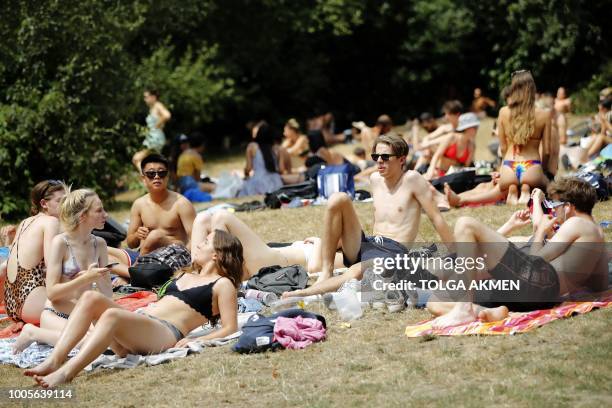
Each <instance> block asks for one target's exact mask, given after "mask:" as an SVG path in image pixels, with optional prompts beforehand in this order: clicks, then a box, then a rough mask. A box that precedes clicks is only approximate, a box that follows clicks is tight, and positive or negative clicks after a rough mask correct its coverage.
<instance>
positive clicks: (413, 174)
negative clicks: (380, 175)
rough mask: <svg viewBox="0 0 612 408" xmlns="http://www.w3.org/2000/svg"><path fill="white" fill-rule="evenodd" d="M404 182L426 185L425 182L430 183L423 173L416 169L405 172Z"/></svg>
mask: <svg viewBox="0 0 612 408" xmlns="http://www.w3.org/2000/svg"><path fill="white" fill-rule="evenodd" d="M403 182H404V183H406V182H408V183H410V184H411V185H424V184H425V183H428V181H427V180H425V178H424V177H423V175H422V174H421V173H419V172H418V171H414V170H408V171H407V172H406V173H404V176H403Z"/></svg>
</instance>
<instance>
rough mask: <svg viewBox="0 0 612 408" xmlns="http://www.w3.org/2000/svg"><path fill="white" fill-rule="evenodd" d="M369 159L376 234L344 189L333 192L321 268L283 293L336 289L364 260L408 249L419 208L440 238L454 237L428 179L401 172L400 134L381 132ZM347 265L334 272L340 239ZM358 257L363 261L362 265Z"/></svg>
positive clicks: (358, 275)
mask: <svg viewBox="0 0 612 408" xmlns="http://www.w3.org/2000/svg"><path fill="white" fill-rule="evenodd" d="M374 152H376V153H374V154H372V159H374V161H375V162H376V164H377V169H378V173H374V174H372V176H371V179H370V181H371V185H372V197H373V199H374V227H373V232H374V236H370V237H366V236H365V234H364V232H363V228H362V226H361V224H360V222H359V218H358V217H357V213H356V212H355V208H354V207H353V205H352V202H351V199H350V197H349V196H348V195H346V194H344V193H336V194H334V195H332V196H331V197H330V199H329V201H328V203H327V211H326V212H325V219H324V222H323V225H324V230H323V236H322V244H321V250H322V253H321V258H322V273H321V276H320V278H319V281H318V282H317V283H316V284H314V285H313V286H311V287H309V288H306V289H303V290H297V291H293V292H287V293H284V294H283V297H291V296H308V295H314V294H319V293H326V292H331V291H334V290H337V289H338V288H339V287H340V286H341V285H342V284H343V283H344V282H346V281H348V280H350V279H359V280H361V279H362V278H363V271H364V270H365V269H366V268H367V266H368V264H366V263H364V262H366V261H368V260H371V259H373V258H378V257H394V256H395V255H396V254H400V255H401V254H404V253H407V252H408V249H407V248H406V247H405V246H404V245H403V244H402V243H411V242H413V241H414V239H415V238H416V236H417V233H418V230H419V222H420V219H421V209H423V210H425V213H426V214H427V216H428V217H429V219H430V220H431V222H432V223H433V225H434V228H435V229H436V231H437V232H438V234H440V237H441V238H442V241H444V242H446V243H450V242H453V235H452V232H451V230H450V228H449V227H448V225H447V224H446V222H445V221H444V219H443V218H442V215H441V214H440V212H439V211H438V208H437V207H436V204H435V202H434V200H433V196H432V192H431V190H430V188H429V187H430V184H429V182H427V180H425V179H424V178H423V176H421V175H420V174H419V173H417V172H415V171H407V172H404V169H403V167H404V165H405V163H406V155H407V154H408V145H407V144H406V142H405V141H404V140H403V139H402V138H401V137H399V136H396V135H383V136H379V137H378V138H377V139H376V141H375V143H374ZM340 240H342V244H341V246H342V251H343V256H344V262H345V265H347V266H350V269H349V270H348V271H347V272H346V273H344V274H342V275H340V276H335V277H332V272H333V261H334V256H335V253H336V248H337V246H338V243H339V241H340ZM362 263H364V264H363V265H362Z"/></svg>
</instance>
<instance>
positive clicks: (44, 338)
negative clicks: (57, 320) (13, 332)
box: [13, 323, 62, 354]
mask: <svg viewBox="0 0 612 408" xmlns="http://www.w3.org/2000/svg"><path fill="white" fill-rule="evenodd" d="M61 333H62V332H61V331H60V330H53V329H44V328H41V327H37V326H34V325H33V324H29V323H28V324H26V325H25V326H23V329H21V333H19V337H17V340H16V341H15V344H13V354H18V353H21V352H22V351H23V350H25V349H26V348H27V347H28V346H29V345H30V344H32V343H34V342H37V343H44V344H48V345H50V346H54V345H55V344H57V341H58V340H59V338H60V335H61Z"/></svg>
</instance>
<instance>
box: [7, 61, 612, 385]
mask: <svg viewBox="0 0 612 408" xmlns="http://www.w3.org/2000/svg"><path fill="white" fill-rule="evenodd" d="M158 97H159V94H158V93H157V92H155V91H147V92H145V101H146V102H147V105H148V106H149V108H150V113H149V116H148V117H147V124H148V125H149V129H150V134H149V135H148V136H147V138H146V140H145V146H146V147H147V148H155V149H160V148H161V146H162V145H163V144H164V142H165V135H164V133H163V125H164V123H166V122H167V121H168V120H169V119H170V117H171V115H170V112H169V111H168V110H167V109H166V108H165V107H164V106H163V104H161V102H159V99H158ZM544 98H545V97H538V96H537V94H536V87H535V82H534V79H533V77H532V75H531V73H529V72H528V71H517V72H515V73H513V74H512V78H511V84H510V85H509V87H508V88H507V89H506V90H505V91H504V94H503V99H504V100H505V104H506V105H505V106H503V107H502V108H501V109H500V110H499V114H498V118H497V126H496V128H495V139H496V141H498V145H497V147H496V148H495V149H494V150H495V151H496V153H498V155H499V161H498V165H499V167H498V168H497V171H494V172H493V174H492V176H491V179H490V181H488V182H485V183H482V184H479V185H477V186H476V187H474V188H473V189H471V190H466V191H462V192H460V193H456V192H455V191H453V190H452V189H451V187H450V185H449V184H446V183H444V182H442V184H438V187H440V186H441V188H439V189H436V187H434V186H435V185H436V180H444V177H447V176H448V175H452V174H453V173H459V172H461V169H462V168H466V167H471V166H472V163H473V161H474V153H475V149H476V133H477V130H478V127H479V125H480V120H481V119H482V117H483V116H484V115H485V112H486V111H488V110H490V109H491V108H495V105H496V104H495V102H494V101H492V100H490V99H489V98H486V97H484V96H483V95H482V92H481V91H480V89H477V90H475V92H474V103H473V104H472V112H465V113H464V112H463V108H462V104H461V103H460V102H458V101H448V102H447V103H445V104H444V106H443V111H444V119H445V123H442V124H438V121H437V120H435V118H434V117H433V116H432V115H431V114H422V115H421V116H420V118H419V120H417V121H414V122H412V123H411V126H412V127H411V129H410V131H409V132H408V133H407V134H403V135H402V134H400V133H398V132H396V131H395V130H394V127H393V123H392V121H391V118H390V117H389V116H387V115H381V116H380V117H379V118H378V120H377V122H376V124H375V125H374V126H373V127H368V126H366V125H365V124H364V123H360V122H355V123H353V127H352V129H350V130H349V131H347V132H342V133H338V134H336V133H335V125H334V117H333V115H331V114H326V115H322V116H320V117H317V118H315V119H313V120H311V121H309V123H308V127H307V131H306V132H305V133H303V132H302V131H301V127H300V125H299V123H298V122H297V121H296V120H295V119H290V120H288V121H287V123H286V124H285V127H284V131H283V137H284V140H281V139H280V138H279V137H278V136H277V135H276V133H275V132H274V130H273V129H272V127H271V126H270V125H269V124H268V123H266V122H264V121H261V122H257V123H254V124H253V126H252V137H253V138H252V141H251V142H250V143H249V144H248V146H247V149H246V166H245V169H244V175H245V181H244V183H243V184H242V187H241V190H240V192H239V194H240V195H254V194H263V193H266V192H270V191H273V190H275V189H278V188H279V187H281V186H283V185H284V184H291V183H297V182H300V181H302V180H304V179H305V178H307V177H310V175H311V174H313V173H312V171H311V168H312V166H321V165H322V164H325V165H336V164H343V163H347V162H349V160H348V158H345V157H343V156H342V155H340V154H339V153H337V152H336V151H335V150H334V149H330V148H329V146H330V145H332V144H334V143H342V142H346V141H347V138H348V139H352V140H357V141H359V142H361V144H362V147H360V148H359V150H357V151H356V152H355V155H354V156H355V157H354V159H355V161H354V163H353V165H354V166H355V173H356V174H361V176H362V177H363V179H365V180H367V181H368V182H369V188H370V191H371V195H372V199H373V214H374V224H373V231H372V235H368V234H367V233H366V232H365V231H364V229H363V227H362V225H361V222H360V220H359V218H358V216H357V212H356V210H355V207H354V204H353V201H352V199H351V197H350V195H348V194H347V193H344V192H337V193H334V194H332V195H331V196H330V197H329V199H328V200H327V203H326V208H325V215H324V220H323V223H322V224H323V231H322V235H321V236H320V237H306V238H305V239H303V240H300V241H297V242H294V243H291V244H290V245H287V246H282V247H272V246H269V245H267V244H266V243H265V241H264V240H263V239H262V238H261V237H260V236H259V235H257V233H256V232H255V231H253V230H252V229H251V228H250V227H249V226H248V225H247V224H245V223H244V222H243V221H242V220H240V219H239V218H238V217H237V216H235V215H234V214H233V213H231V212H228V211H224V210H220V211H217V212H214V213H211V212H201V213H199V214H197V213H196V210H195V208H194V206H193V204H192V203H191V202H190V201H189V200H188V199H186V198H185V196H184V195H182V194H181V193H185V192H186V191H189V190H190V189H197V190H199V191H201V192H211V191H214V189H215V188H216V187H217V186H215V184H214V183H211V182H210V181H203V180H201V179H200V173H201V170H202V167H203V160H202V156H201V154H202V151H203V148H202V146H203V140H202V137H201V135H192V137H189V138H187V137H185V138H181V139H179V141H180V153H179V154H178V155H176V158H177V160H176V163H175V164H173V163H172V162H170V161H169V160H167V159H166V158H165V157H164V156H162V155H161V154H159V153H155V152H151V151H148V150H147V151H146V153H142V152H139V153H137V154H136V155H134V160H133V161H134V165H135V166H137V168H138V171H139V173H140V174H141V180H142V183H143V184H144V186H145V188H146V190H147V193H146V194H145V195H144V196H142V197H140V198H138V199H137V200H136V201H134V203H133V205H132V208H131V213H130V222H129V228H128V231H127V238H126V243H127V246H128V248H113V247H110V246H108V245H107V242H106V241H105V240H104V239H102V238H99V237H96V236H95V235H93V234H92V232H93V230H94V229H100V228H102V227H103V226H104V224H105V222H106V221H107V218H108V215H107V213H106V212H105V210H104V207H103V204H102V201H101V200H100V198H99V197H98V195H97V194H96V193H95V192H94V191H92V190H89V189H76V190H72V189H71V188H70V187H69V186H67V185H66V184H64V182H62V181H58V180H45V181H42V182H40V183H38V184H36V185H35V186H34V188H33V189H32V192H31V203H32V209H31V214H32V215H31V216H30V217H29V218H27V219H25V220H23V221H22V222H21V223H19V225H18V226H16V227H15V226H13V227H4V228H3V231H2V232H3V239H4V240H5V241H7V242H5V245H7V246H9V250H8V257H7V259H6V260H5V261H4V262H3V263H2V264H0V276H1V277H2V281H1V282H2V285H3V291H2V293H3V300H4V304H5V305H6V311H7V313H8V315H9V316H10V317H11V318H12V319H13V320H14V321H16V322H21V323H22V324H24V326H23V328H22V330H21V333H20V335H19V337H18V339H17V341H16V343H15V345H14V351H15V352H16V353H17V352H21V351H23V350H24V349H25V348H26V347H28V346H29V345H30V344H31V343H32V342H35V341H36V342H40V343H46V344H50V345H54V346H55V347H54V350H53V352H52V354H51V356H50V357H49V358H48V359H47V360H46V361H45V362H44V363H42V364H40V365H39V366H37V367H35V368H32V369H29V370H26V372H25V374H26V375H30V376H33V377H34V378H35V380H36V382H37V383H39V384H40V385H42V386H44V387H54V386H57V385H59V384H62V383H65V382H69V381H71V380H72V379H73V378H74V377H75V376H76V375H77V374H78V373H79V372H80V371H81V370H83V369H84V368H85V367H86V366H87V365H88V364H89V363H91V362H92V361H93V360H94V359H95V358H97V357H98V356H99V355H100V354H101V353H103V352H104V351H105V350H106V349H107V348H110V349H112V350H113V351H114V352H115V353H116V354H117V355H121V356H123V355H125V354H127V353H128V352H129V353H141V354H147V353H156V352H161V351H164V350H167V349H168V348H170V347H175V346H176V347H181V346H185V345H186V344H187V343H188V342H189V341H193V340H197V339H186V338H185V336H186V335H187V334H188V333H189V332H191V331H192V330H193V329H195V328H197V327H198V326H201V325H202V324H204V323H207V322H211V323H217V322H218V323H220V325H219V326H216V327H217V328H216V330H213V331H212V332H211V333H209V334H207V335H206V336H204V337H202V338H201V339H212V338H220V337H224V336H227V335H229V334H232V333H234V332H236V331H237V328H238V324H237V294H238V293H237V290H238V287H239V286H240V284H241V282H243V281H244V280H247V279H249V278H250V277H252V276H254V275H256V274H257V273H258V271H259V270H260V269H262V268H264V267H267V266H270V265H280V266H289V265H301V266H303V267H304V268H305V269H307V270H308V272H310V273H312V274H315V273H316V274H317V276H318V278H317V281H316V282H315V283H314V284H313V285H312V286H309V287H306V288H305V289H300V290H296V291H291V292H286V293H284V294H283V297H284V298H292V297H297V296H308V295H316V294H324V293H328V292H334V291H336V290H338V289H340V288H341V287H342V286H343V285H344V284H345V283H346V282H349V281H350V280H353V279H356V280H358V281H361V280H363V279H364V278H365V277H366V275H367V274H368V273H371V270H372V265H373V263H374V262H376V259H380V258H388V257H394V256H396V255H404V254H408V253H410V251H411V249H410V248H409V247H411V245H410V244H412V243H413V242H414V241H415V239H416V238H417V235H418V233H419V226H420V219H421V214H422V213H424V214H425V216H426V217H427V218H428V219H429V220H430V221H431V223H432V224H433V227H434V229H435V231H436V233H437V234H438V236H439V240H440V242H441V245H443V246H445V248H446V250H447V256H448V257H450V258H451V259H457V258H461V257H464V258H465V257H472V258H474V257H478V256H485V259H486V260H485V268H484V269H483V270H472V269H473V268H471V269H470V268H468V269H469V270H468V271H467V272H466V274H465V275H464V279H469V280H472V281H480V280H504V279H514V280H518V281H520V282H521V285H523V286H522V287H521V291H522V292H524V293H528V294H529V296H528V297H526V298H524V299H523V298H521V299H522V300H521V301H509V302H504V301H500V296H499V295H500V294H499V293H487V294H485V295H483V294H482V293H480V292H474V291H471V290H467V291H466V293H465V294H464V296H465V297H464V298H462V299H461V301H457V299H455V298H453V297H452V296H450V297H449V295H448V293H438V292H435V291H433V292H430V293H427V294H426V298H425V301H426V302H425V303H426V306H427V308H428V310H429V311H430V312H431V313H432V314H433V315H434V316H436V319H435V320H434V323H433V324H434V326H435V327H447V326H452V325H457V324H462V323H466V322H471V321H475V320H477V319H480V320H484V321H494V320H500V319H503V318H505V317H506V316H507V315H508V312H509V311H512V310H514V311H525V310H534V309H539V308H545V307H550V306H551V305H554V304H555V303H558V302H559V301H560V299H562V297H563V296H565V295H567V294H570V293H573V292H576V291H578V290H585V289H586V290H590V291H593V292H598V291H602V290H605V289H606V288H607V287H608V254H607V252H606V250H605V247H604V243H605V239H604V233H603V230H602V228H601V227H600V226H599V224H598V223H597V222H596V221H595V219H594V218H593V215H592V210H593V207H594V206H595V204H596V202H597V201H598V196H597V192H596V189H595V188H594V187H593V186H592V185H591V184H590V183H588V182H587V181H585V180H584V179H581V178H579V177H575V176H566V177H561V176H556V174H557V168H558V163H559V161H560V157H562V155H564V154H567V153H564V150H563V149H564V148H567V149H571V148H572V146H569V143H570V142H569V140H570V139H568V140H566V141H565V143H564V142H563V139H564V138H562V137H561V133H560V132H561V129H565V128H563V126H567V120H566V118H564V119H560V118H561V117H562V116H563V115H566V114H567V112H568V111H569V109H570V108H571V100H570V99H569V98H568V97H567V96H566V94H565V90H564V89H563V88H560V89H559V92H558V93H557V98H556V99H555V100H554V101H551V102H550V103H549V102H546V101H543V99H544ZM611 98H612V96H611V95H610V92H609V89H608V91H604V92H602V95H601V100H600V102H599V112H598V114H597V117H596V118H595V120H594V121H593V123H594V124H595V123H596V124H598V127H595V126H591V129H590V130H591V131H592V132H590V133H587V134H585V135H584V136H583V137H586V138H590V139H589V145H588V147H587V146H584V147H583V146H582V145H581V146H579V147H580V148H581V149H583V150H585V151H586V155H583V158H584V159H585V161H582V162H581V164H584V163H586V160H588V159H590V158H592V157H593V156H594V155H597V154H599V152H600V151H601V150H603V149H605V148H606V146H607V145H608V143H609V141H610V137H611V136H612V133H611V125H612V114H611V113H610V100H611ZM423 130H424V131H425V132H426V135H425V136H423V137H422V136H421V133H423ZM563 132H564V133H563V134H564V135H565V134H566V133H567V132H566V131H565V130H563ZM593 146H598V147H597V148H598V149H599V150H598V151H595V150H592V149H591V148H592V147H593ZM593 149H594V148H593ZM581 154H582V153H581ZM173 172H174V174H173ZM555 176H556V177H555ZM173 183H174V185H175V186H176V187H177V188H178V190H179V192H175V191H172V190H171V189H170V188H169V186H170V185H171V184H173ZM545 192H546V193H545ZM502 200H506V202H507V203H509V204H521V205H523V206H527V205H529V206H528V208H523V209H520V210H518V211H516V212H514V213H513V214H512V216H511V217H510V218H509V219H508V221H507V222H506V223H505V224H503V225H502V226H501V227H500V228H499V229H497V230H494V229H493V228H491V227H490V226H488V225H486V224H485V223H483V222H482V221H480V220H477V219H475V218H471V217H461V218H459V219H458V220H457V221H456V223H455V225H454V226H451V225H449V224H448V222H447V221H446V220H445V218H444V216H443V215H442V213H441V210H445V209H447V208H448V207H458V206H461V205H466V204H474V203H481V204H482V203H490V202H498V201H502ZM527 225H532V226H533V229H532V232H533V233H532V235H531V236H530V237H528V239H527V240H526V241H527V242H526V243H525V242H520V241H525V239H519V238H517V237H513V236H512V235H511V234H512V233H513V232H514V231H516V230H517V229H519V228H522V227H525V226H527ZM313 233H314V231H313ZM523 238H524V237H523ZM581 244H584V245H581ZM166 248H172V251H171V252H169V253H171V254H177V253H178V254H181V255H180V256H182V257H185V259H187V260H188V262H186V264H188V265H190V266H188V267H186V268H181V269H179V270H177V271H176V273H175V276H174V277H173V278H172V279H171V281H169V282H168V284H167V285H165V290H164V296H163V297H161V299H160V300H159V301H157V302H156V303H154V304H152V305H150V306H148V307H147V308H145V309H142V310H140V311H138V312H130V311H127V310H124V309H122V308H120V307H119V306H118V305H117V304H116V303H115V302H114V301H113V297H112V287H113V283H112V281H111V277H114V279H116V281H117V282H121V283H128V282H129V280H130V272H129V268H130V267H131V266H133V265H137V264H138V263H139V260H142V259H143V258H142V257H144V256H147V255H150V254H151V253H153V252H155V251H160V250H164V249H166ZM172 256H174V255H172ZM342 267H346V268H348V269H347V270H346V271H345V272H344V273H342V274H339V275H334V273H333V272H334V270H335V269H338V268H342ZM368 271H370V272H368ZM396 272H397V271H396ZM401 277H402V279H408V280H413V281H414V280H424V281H427V280H448V279H449V275H448V271H445V270H440V269H436V268H433V269H431V270H430V269H425V268H423V269H420V270H418V271H416V273H415V271H413V272H412V273H410V274H404V275H402V276H401ZM388 300H389V306H395V309H394V310H401V309H402V307H399V308H397V307H396V306H398V305H399V306H405V304H406V301H407V294H406V293H405V292H403V291H394V294H393V296H391V297H389V299H388ZM390 310H391V308H390ZM75 346H79V347H80V348H79V352H78V354H77V355H76V356H75V357H73V358H71V359H70V360H67V356H68V353H69V352H70V351H71V350H72V349H73V348H74V347H75Z"/></svg>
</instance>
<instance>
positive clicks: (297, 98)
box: [0, 0, 612, 215]
mask: <svg viewBox="0 0 612 408" xmlns="http://www.w3.org/2000/svg"><path fill="white" fill-rule="evenodd" d="M611 6H612V1H610V0H602V1H588V0H500V1H497V2H487V1H478V0H455V1H451V0H385V1H374V0H257V1H256V0H224V1H220V0H182V1H179V0H166V1H161V0H126V1H116V0H82V1H78V2H77V1H72V0H68V1H61V2H60V1H58V0H40V1H34V0H29V1H28V0H7V1H4V2H1V3H0V15H2V19H0V36H2V39H3V40H2V42H0V172H1V174H2V177H0V214H5V215H6V214H9V215H10V214H13V215H16V214H22V213H23V212H24V211H25V209H26V208H27V205H26V204H27V203H26V197H27V196H28V192H29V190H30V188H31V187H32V185H33V184H34V183H35V182H37V181H39V180H41V179H43V178H63V179H65V180H66V181H68V182H71V183H73V184H74V185H75V186H89V187H92V188H95V189H96V190H97V191H98V192H100V193H101V195H102V196H105V197H108V196H110V195H112V194H113V192H114V189H115V186H116V182H117V180H118V178H119V177H120V176H121V175H122V174H124V173H125V172H126V171H127V170H128V169H129V166H130V161H129V158H130V157H131V155H132V153H133V152H134V151H135V150H136V149H137V148H138V147H139V146H140V143H141V141H142V138H143V128H142V125H143V124H144V120H143V119H144V116H145V115H146V107H145V106H144V104H143V103H142V100H141V98H142V90H143V88H145V87H149V86H151V87H155V88H157V89H158V90H159V91H160V92H161V94H162V97H161V98H162V101H163V102H164V103H165V104H166V105H167V106H168V107H169V108H170V109H171V111H172V114H173V118H172V121H171V122H170V123H169V124H168V127H167V129H166V130H167V133H168V135H169V136H170V137H172V136H173V135H174V134H175V133H177V132H190V131H193V130H196V129H199V130H204V131H205V133H206V134H207V135H208V136H209V138H211V141H212V139H214V138H215V137H218V135H219V133H221V132H223V134H234V135H240V132H243V129H244V128H243V124H244V122H245V121H247V120H250V119H256V118H266V119H268V120H270V121H272V122H276V123H282V122H283V121H284V120H286V119H287V118H289V117H298V118H299V119H304V118H306V117H308V116H310V115H313V114H316V113H321V112H324V111H327V110H331V111H333V112H334V113H335V114H336V117H337V122H338V123H339V124H341V123H342V122H345V123H346V122H347V121H350V120H354V119H366V120H372V119H373V118H374V117H375V116H377V115H378V114H380V113H383V112H385V113H389V114H391V115H392V116H393V117H394V119H395V120H396V121H397V122H401V121H403V120H404V119H405V118H406V117H410V116H414V115H416V114H418V113H420V112H421V111H423V110H430V111H433V112H434V113H438V109H439V106H440V105H441V103H442V102H443V101H444V99H447V98H451V97H453V98H459V99H462V100H464V101H465V102H469V100H470V97H471V91H472V89H473V88H474V87H475V86H480V87H482V88H484V89H485V92H487V93H488V94H489V95H491V96H493V97H496V96H497V93H498V92H499V90H500V89H501V87H503V86H504V85H506V84H507V83H508V82H509V78H510V73H511V72H512V71H514V70H516V69H530V70H531V71H532V72H533V74H534V76H535V78H536V83H537V84H538V87H539V88H540V89H541V90H548V91H553V90H554V89H555V88H556V87H557V86H559V85H565V86H566V87H567V88H568V89H569V90H570V92H572V91H576V90H579V89H584V91H582V92H581V94H580V96H581V100H588V98H590V97H592V96H589V95H592V94H593V93H595V92H596V91H597V90H598V89H596V88H597V87H599V86H602V84H604V85H605V84H607V85H609V83H610V81H611V80H612V78H610V75H611V71H610V49H611V47H610V45H611V44H610V38H612V37H611V35H610V34H611V33H610V24H609V21H608V20H609V10H610V8H611ZM589 84H590V85H589ZM592 103H593V108H594V107H595V106H594V101H593V102H592ZM583 105H584V104H583ZM587 109H588V108H587ZM215 144H218V143H210V145H215Z"/></svg>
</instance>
